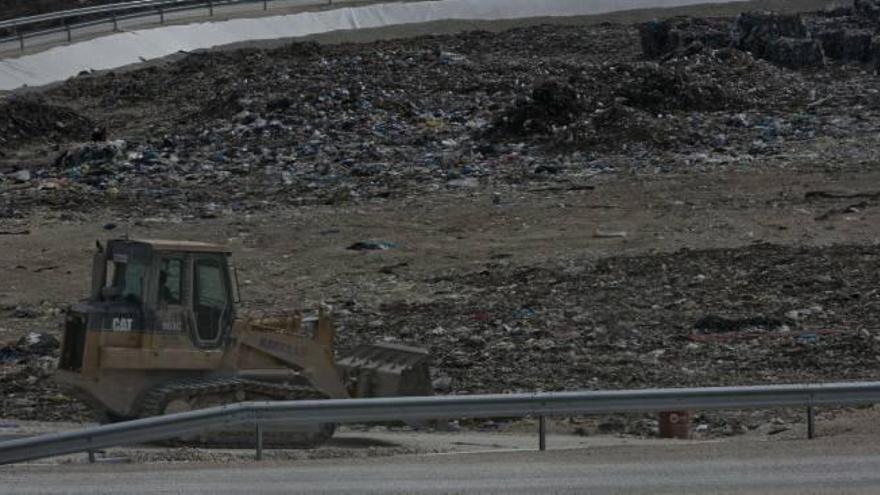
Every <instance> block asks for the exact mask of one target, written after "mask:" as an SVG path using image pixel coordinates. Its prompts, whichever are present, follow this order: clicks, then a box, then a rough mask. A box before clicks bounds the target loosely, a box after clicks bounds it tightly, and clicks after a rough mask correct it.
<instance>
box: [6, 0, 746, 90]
mask: <svg viewBox="0 0 880 495" xmlns="http://www.w3.org/2000/svg"><path fill="white" fill-rule="evenodd" d="M734 1H739V0H722V1H716V2H715V3H734ZM704 3H712V2H707V1H706V0H442V1H427V2H413V3H388V4H375V5H369V6H364V7H347V8H340V9H335V10H326V11H320V12H304V13H298V14H291V15H282V16H272V17H260V18H251V19H232V20H228V21H222V22H205V23H197V24H187V25H179V26H164V27H157V28H152V29H143V30H136V31H129V32H123V33H114V34H110V35H107V36H103V37H100V38H95V39H92V40H88V41H82V42H78V43H74V44H71V45H65V46H58V47H54V48H51V49H49V50H46V51H44V52H40V53H36V54H33V55H26V56H22V57H19V58H14V59H5V60H0V90H12V89H16V88H20V87H22V86H25V85H26V86H42V85H45V84H50V83H53V82H58V81H63V80H65V79H67V78H69V77H72V76H74V75H76V74H78V73H80V72H81V71H84V70H103V69H114V68H118V67H122V66H125V65H129V64H134V63H138V62H140V61H143V60H152V59H157V58H161V57H165V56H167V55H171V54H173V53H177V52H179V51H181V50H182V51H192V50H198V49H203V48H211V47H216V46H221V45H227V44H230V43H237V42H242V41H254V40H269V39H281V38H291V37H298V36H307V35H311V34H319V33H327V32H331V31H339V30H349V29H363V28H379V27H385V26H393V25H400V24H412V23H423V22H432V21H441V20H501V19H518V18H529V17H558V16H575V15H594V14H605V13H609V12H615V11H625V10H632V9H644V8H664V7H681V6H686V5H694V4H704Z"/></svg>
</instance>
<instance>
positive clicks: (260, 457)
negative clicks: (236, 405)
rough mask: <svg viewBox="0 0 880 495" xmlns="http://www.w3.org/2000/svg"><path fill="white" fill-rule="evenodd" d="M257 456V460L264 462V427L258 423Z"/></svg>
mask: <svg viewBox="0 0 880 495" xmlns="http://www.w3.org/2000/svg"><path fill="white" fill-rule="evenodd" d="M256 434H257V455H256V456H255V458H256V460H258V461H262V460H263V425H261V424H260V423H257V431H256Z"/></svg>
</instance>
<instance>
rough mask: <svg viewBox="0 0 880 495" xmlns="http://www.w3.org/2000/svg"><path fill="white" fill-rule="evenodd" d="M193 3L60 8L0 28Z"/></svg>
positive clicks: (173, 0) (164, 0) (151, 0)
mask: <svg viewBox="0 0 880 495" xmlns="http://www.w3.org/2000/svg"><path fill="white" fill-rule="evenodd" d="M187 3H193V2H192V1H191V0H136V1H133V2H121V3H113V4H106V5H95V6H92V7H82V8H78V9H70V10H61V11H58V12H49V13H46V14H38V15H32V16H27V17H18V18H15V19H7V20H4V21H0V29H14V28H17V27H22V26H27V25H32V24H38V23H43V22H51V21H59V20H64V19H70V18H75V17H83V16H87V15H91V14H104V13H107V14H109V13H112V12H123V11H127V10H132V9H137V8H156V7H162V6H168V5H175V4H177V5H180V4H187Z"/></svg>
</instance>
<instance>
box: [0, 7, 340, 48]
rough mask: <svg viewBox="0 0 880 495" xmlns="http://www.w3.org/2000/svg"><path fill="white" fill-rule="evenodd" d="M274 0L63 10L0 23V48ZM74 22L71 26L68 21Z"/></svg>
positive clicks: (23, 46) (69, 38)
mask: <svg viewBox="0 0 880 495" xmlns="http://www.w3.org/2000/svg"><path fill="white" fill-rule="evenodd" d="M273 1H276V0H135V1H131V2H123V3H114V4H108V5H97V6H94V7H83V8H79V9H72V10H64V11H59V12H51V13H48V14H40V15H34V16H28V17H19V18H16V19H9V20H5V21H0V32H2V31H4V30H5V31H8V32H12V33H14V34H13V35H12V36H6V37H0V44H3V43H9V42H13V41H16V40H17V41H18V42H19V47H20V50H21V51H24V49H25V40H27V39H30V38H35V37H39V36H46V35H50V34H56V33H66V34H67V41H68V42H70V41H72V40H73V32H74V30H76V29H81V28H84V27H89V26H95V25H98V24H108V23H112V24H113V31H118V30H119V22H120V21H123V20H127V19H135V18H139V17H156V16H158V18H159V24H165V21H166V19H165V15H166V14H169V13H173V12H181V11H185V10H199V9H208V15H209V16H213V15H214V10H215V8H218V7H222V6H226V5H238V4H261V5H262V10H264V11H265V10H268V9H269V4H270V3H271V2H273ZM335 3H338V4H343V3H358V1H357V0H336V2H335ZM333 4H334V0H314V1H312V2H309V3H308V4H307V5H303V6H304V7H305V6H320V5H333ZM92 16H100V17H98V18H96V19H91V20H85V21H83V20H81V19H82V18H84V17H92ZM72 20H74V21H77V22H70V21H72ZM53 22H58V23H59V25H58V26H56V27H48V28H47V27H44V26H45V25H46V24H47V23H53Z"/></svg>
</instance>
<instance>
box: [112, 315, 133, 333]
mask: <svg viewBox="0 0 880 495" xmlns="http://www.w3.org/2000/svg"><path fill="white" fill-rule="evenodd" d="M132 321H133V318H113V324H112V326H111V328H112V329H113V330H114V331H116V332H130V331H131V322H132Z"/></svg>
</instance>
